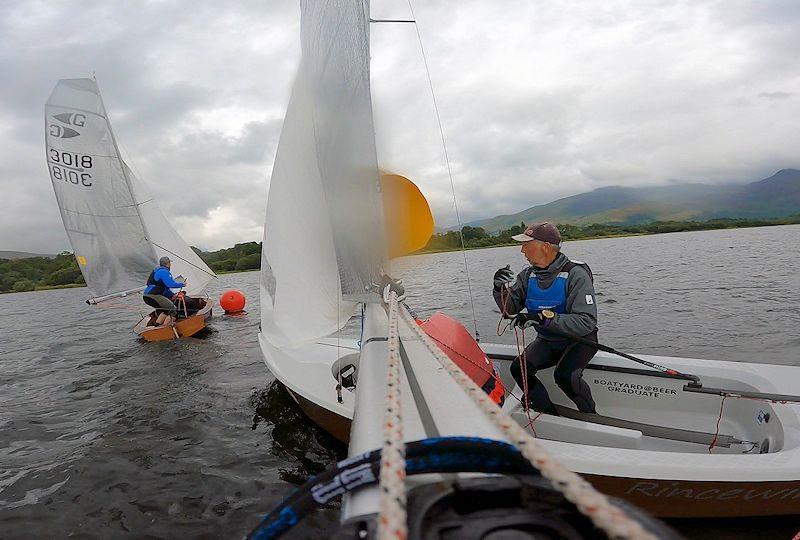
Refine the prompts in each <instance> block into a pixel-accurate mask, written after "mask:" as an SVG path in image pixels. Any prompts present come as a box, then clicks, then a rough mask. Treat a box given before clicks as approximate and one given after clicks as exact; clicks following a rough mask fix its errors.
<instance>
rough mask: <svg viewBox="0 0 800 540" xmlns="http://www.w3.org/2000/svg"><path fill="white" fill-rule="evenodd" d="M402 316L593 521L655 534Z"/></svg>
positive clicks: (620, 534)
mask: <svg viewBox="0 0 800 540" xmlns="http://www.w3.org/2000/svg"><path fill="white" fill-rule="evenodd" d="M400 314H401V316H402V317H403V319H404V320H405V322H406V323H407V324H408V326H409V327H410V328H411V331H412V332H414V333H415V334H416V335H417V337H418V338H419V340H420V341H421V342H422V343H423V345H425V347H426V348H427V349H428V351H429V352H430V353H431V354H432V355H433V356H434V358H436V360H437V361H438V362H439V363H440V364H441V366H442V367H443V368H444V369H445V370H446V371H447V372H448V373H450V375H451V376H452V377H453V379H455V381H456V382H457V383H458V384H459V385H460V386H461V388H462V389H463V390H464V391H465V392H466V393H467V395H469V396H470V397H471V398H472V400H473V401H474V402H475V404H476V405H477V406H478V407H479V408H480V409H481V410H482V411H483V412H484V413H485V414H486V415H487V417H488V418H489V419H490V420H491V421H492V422H493V423H494V424H495V425H496V426H497V427H498V428H499V429H500V431H501V432H502V433H503V434H504V435H505V436H506V437H507V438H508V439H509V440H510V441H511V442H512V443H513V444H514V445H515V446H516V447H517V448H519V450H520V452H521V453H522V455H523V456H525V457H526V458H527V459H528V460H529V461H530V462H531V464H532V465H533V466H534V467H536V468H537V469H539V470H540V471H541V473H542V476H544V477H545V478H547V479H548V480H550V482H551V483H552V485H553V487H554V488H555V489H557V490H558V491H559V492H561V493H562V494H563V495H564V497H565V498H566V499H567V500H568V501H570V502H572V503H573V504H574V505H575V506H576V507H577V508H578V509H579V510H580V512H581V513H582V514H583V515H585V516H587V517H588V518H589V519H591V520H592V523H594V525H595V526H596V527H598V528H599V529H601V530H603V531H604V532H606V534H608V536H609V537H611V538H614V539H618V540H621V539H636V540H639V539H648V540H651V539H652V540H654V539H655V536H654V535H652V534H651V533H649V532H647V531H646V530H645V529H644V528H643V527H642V525H641V524H639V523H637V522H636V521H634V520H633V519H631V518H630V517H629V516H628V515H627V514H626V513H625V512H623V511H622V510H621V509H619V508H617V507H616V506H613V505H612V504H611V502H610V501H609V500H608V498H607V497H606V496H605V495H603V494H602V493H600V492H598V491H597V490H595V489H594V488H593V487H592V485H591V484H589V483H588V482H587V481H586V480H584V479H583V478H581V477H580V476H578V475H577V474H575V473H574V472H572V471H570V470H569V469H567V468H566V467H564V466H563V465H561V464H560V463H559V462H557V461H556V460H555V459H553V457H552V456H550V454H549V453H548V452H547V451H545V450H544V449H543V448H542V447H541V446H540V445H539V443H538V442H537V441H536V439H534V438H533V437H531V435H530V434H528V433H527V432H526V431H525V430H524V429H523V428H522V426H520V425H519V424H517V423H516V422H515V421H514V420H513V419H512V418H511V417H510V416H509V415H508V414H507V413H505V412H504V411H503V410H502V409H501V408H500V407H498V406H497V404H496V403H494V402H493V401H492V400H491V399H489V397H488V396H487V395H486V393H485V392H484V391H483V390H482V389H481V388H480V387H478V385H477V384H475V382H474V381H472V379H470V378H469V377H468V376H467V375H466V373H464V372H463V371H462V370H461V369H460V368H459V367H458V366H456V365H455V364H454V363H453V362H452V361H451V360H450V358H448V357H447V355H446V354H444V353H443V352H442V351H441V350H439V348H438V347H437V346H436V344H435V343H433V341H432V340H431V339H429V338H428V336H427V334H425V332H423V331H422V329H420V328H419V327H417V325H416V324H415V323H414V320H413V319H412V318H411V316H410V315H409V314H408V313H407V312H406V311H405V310H401V312H400Z"/></svg>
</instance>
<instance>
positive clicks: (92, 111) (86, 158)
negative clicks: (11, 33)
mask: <svg viewBox="0 0 800 540" xmlns="http://www.w3.org/2000/svg"><path fill="white" fill-rule="evenodd" d="M45 145H46V156H47V157H46V162H47V166H48V169H49V171H50V179H51V181H52V183H53V189H54V191H55V194H56V199H57V201H58V206H59V210H60V212H61V218H62V221H63V222H64V228H65V230H66V232H67V236H68V237H69V240H70V243H71V244H72V249H73V252H74V254H75V258H76V260H77V261H78V267H79V268H80V270H81V273H82V274H83V276H84V279H85V281H86V284H87V286H88V287H89V288H90V289H91V291H92V292H93V293H94V297H93V299H97V298H104V297H109V296H124V295H126V294H129V293H130V292H132V291H136V290H137V289H141V288H142V286H143V285H144V283H145V281H146V280H147V277H148V275H149V274H150V272H151V271H152V270H153V268H154V267H155V266H156V265H157V263H158V258H159V257H160V256H162V255H166V254H167V252H170V253H174V254H175V255H176V258H177V259H178V260H176V261H175V262H174V264H173V267H172V271H173V275H176V276H177V275H183V276H184V277H186V278H187V279H188V282H187V287H186V290H187V292H189V293H190V294H196V293H199V292H202V290H203V289H204V288H205V287H206V286H207V284H208V282H209V281H210V280H211V279H212V278H213V277H214V273H213V272H212V271H211V269H209V268H208V266H206V265H205V263H203V261H202V260H201V259H200V258H199V257H198V256H197V254H196V253H194V251H193V250H191V248H189V247H188V246H187V245H186V243H185V242H184V241H183V239H182V238H181V237H180V236H179V235H178V234H177V232H175V230H174V229H173V228H172V227H171V225H169V223H168V222H167V220H166V218H165V217H164V215H163V213H162V212H161V210H160V209H159V208H158V205H157V203H156V201H155V200H154V199H153V197H152V196H151V195H150V193H149V192H148V191H147V189H146V188H145V187H144V185H143V184H142V183H141V182H140V181H139V180H138V179H137V178H136V177H135V175H134V174H133V172H132V171H131V170H130V168H129V167H128V166H127V165H126V164H125V162H124V161H123V159H122V157H121V155H120V153H119V148H118V146H117V143H116V139H115V137H114V133H113V130H112V128H111V124H110V123H109V121H108V115H107V113H106V109H105V106H104V104H103V100H102V96H101V95H100V91H99V89H98V87H97V83H96V81H94V80H93V79H62V80H60V81H58V83H57V84H56V86H55V88H54V89H53V92H52V93H51V95H50V98H49V99H48V100H47V103H46V105H45ZM155 243H158V244H159V245H160V246H165V247H163V248H162V247H157V246H156V245H155ZM183 261H185V262H183ZM90 300H91V299H90Z"/></svg>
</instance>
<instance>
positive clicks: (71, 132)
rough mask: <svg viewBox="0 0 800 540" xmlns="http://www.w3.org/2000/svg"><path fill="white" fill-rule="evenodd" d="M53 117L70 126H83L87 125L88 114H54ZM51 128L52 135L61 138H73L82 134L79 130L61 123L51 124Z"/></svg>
mask: <svg viewBox="0 0 800 540" xmlns="http://www.w3.org/2000/svg"><path fill="white" fill-rule="evenodd" d="M53 118H54V119H55V120H58V121H59V122H61V123H62V124H66V125H68V126H75V127H83V126H85V125H86V115H85V114H82V113H61V114H54V115H53ZM49 130H50V135H52V136H53V137H59V138H61V139H71V138H72V137H77V136H78V135H80V132H79V131H77V130H75V129H73V128H71V127H66V126H61V125H59V124H50V127H49Z"/></svg>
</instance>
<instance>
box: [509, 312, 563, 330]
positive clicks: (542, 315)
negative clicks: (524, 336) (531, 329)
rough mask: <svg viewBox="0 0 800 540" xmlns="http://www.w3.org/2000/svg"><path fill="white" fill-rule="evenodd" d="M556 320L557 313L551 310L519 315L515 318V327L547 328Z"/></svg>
mask: <svg viewBox="0 0 800 540" xmlns="http://www.w3.org/2000/svg"><path fill="white" fill-rule="evenodd" d="M554 318H555V313H553V312H552V311H550V310H549V309H545V310H542V311H538V312H536V313H517V314H516V316H514V323H513V324H514V326H518V327H519V328H526V327H528V326H541V327H543V328H547V326H548V325H549V324H550V322H551V321H552V320H553V319H554Z"/></svg>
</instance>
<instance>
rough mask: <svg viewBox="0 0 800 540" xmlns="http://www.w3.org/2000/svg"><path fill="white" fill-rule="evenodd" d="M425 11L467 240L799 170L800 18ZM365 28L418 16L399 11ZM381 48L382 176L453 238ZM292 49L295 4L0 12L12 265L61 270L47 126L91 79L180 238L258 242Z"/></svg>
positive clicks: (399, 46) (767, 7) (434, 162)
mask: <svg viewBox="0 0 800 540" xmlns="http://www.w3.org/2000/svg"><path fill="white" fill-rule="evenodd" d="M417 4H418V5H415V9H416V14H417V19H418V21H419V25H420V30H421V32H422V36H423V40H424V45H425V49H426V53H427V56H428V60H429V62H430V66H431V74H432V78H433V83H434V86H435V89H436V92H437V98H438V103H439V107H440V111H441V114H442V121H443V124H444V130H445V136H446V139H447V143H448V151H449V154H450V160H451V166H452V170H453V176H454V182H455V186H456V194H457V196H458V203H459V209H460V211H461V214H462V216H461V217H462V220H463V221H468V220H470V219H475V218H481V217H490V216H492V215H495V214H498V213H509V212H515V211H519V210H521V209H523V208H526V207H528V206H531V205H533V204H540V203H543V202H548V201H550V200H553V199H556V198H558V197H562V196H565V195H570V194H574V193H578V192H581V191H586V190H589V189H593V188H595V187H600V186H606V185H628V186H635V185H652V184H662V183H668V182H689V181H704V182H715V183H721V182H741V181H746V180H756V179H760V178H763V177H765V176H768V175H770V174H772V173H773V172H775V171H776V170H778V169H780V168H784V167H798V166H800V159H798V151H797V142H798V141H800V123H799V122H798V121H797V118H800V67H798V66H800V33H798V32H797V28H798V27H800V3H797V2H794V1H785V2H778V1H775V2H766V1H765V2H737V1H725V2H701V1H691V2H663V1H640V2H627V1H626V2H603V3H602V5H601V4H600V3H597V2H588V1H587V2H550V1H548V2H544V1H519V2H490V1H482V2H477V1H459V2H455V1H451V2H429V1H428V2H424V3H422V2H417ZM372 9H373V16H374V17H376V18H384V17H385V18H390V17H399V18H407V17H409V12H408V6H407V4H406V3H405V2H402V1H400V0H393V1H375V2H373V7H372ZM371 30H372V44H373V50H372V58H373V62H372V68H373V100H374V105H373V106H374V110H375V117H376V131H377V138H378V144H379V160H380V162H381V165H382V166H384V168H387V169H390V170H393V171H395V172H398V173H400V174H404V175H406V176H408V177H410V178H412V179H413V180H415V181H416V182H417V183H418V184H419V185H420V187H421V188H422V190H423V192H424V193H425V194H426V196H427V197H428V199H429V201H430V202H431V205H432V207H433V210H434V215H435V217H436V219H437V223H438V224H440V225H450V224H453V222H454V214H453V208H452V206H453V204H452V195H451V193H450V184H449V181H448V179H447V171H446V167H445V164H444V159H443V153H442V148H441V141H440V139H439V133H438V129H437V127H436V120H435V116H434V112H433V106H432V102H431V97H430V91H429V89H428V85H427V79H426V77H425V72H424V67H423V63H422V58H421V55H420V50H419V44H418V42H417V37H416V31H415V29H414V27H413V26H412V25H407V24H406V25H400V24H373V25H372V26H371ZM298 31H299V8H298V6H297V4H296V3H295V2H288V1H275V0H270V1H269V2H263V1H252V2H230V3H220V2H196V1H194V2H179V1H174V2H115V3H110V2H88V1H81V2H68V1H64V2H4V1H2V0H0V74H2V75H1V77H2V78H1V79H0V126H2V127H3V129H2V131H0V133H1V134H0V189H2V192H3V193H4V196H3V197H2V198H1V199H0V249H16V250H25V251H34V252H56V251H60V250H62V249H69V244H68V241H67V238H66V235H65V234H64V231H63V227H62V225H61V220H60V217H59V215H58V210H57V207H56V203H55V197H54V196H53V193H52V186H51V184H50V180H49V176H48V173H47V168H46V166H45V160H44V150H43V139H44V135H43V131H42V130H43V119H42V114H43V106H44V102H45V100H46V99H47V96H48V95H49V93H50V91H51V89H52V87H53V86H54V84H55V82H56V80H57V79H59V78H72V77H82V76H90V75H91V74H92V72H94V73H95V74H96V76H97V80H98V83H99V85H100V88H101V90H102V92H103V98H104V100H105V103H106V107H107V109H108V111H109V115H110V118H111V121H112V124H113V126H114V129H115V132H116V135H117V139H118V140H119V142H120V144H121V146H122V149H123V153H124V154H126V157H127V158H128V159H127V161H128V162H129V164H130V165H131V166H132V167H133V168H134V170H135V171H136V172H137V173H138V176H140V177H141V178H142V179H143V180H144V181H145V182H146V183H147V184H148V186H149V187H150V189H151V191H153V192H154V193H155V194H156V196H157V197H158V198H159V200H160V204H161V206H162V209H163V210H164V211H165V214H167V216H168V218H169V219H170V220H171V221H172V223H173V224H174V225H175V227H176V228H177V229H178V231H179V232H180V233H181V234H182V235H183V236H184V238H185V239H186V240H187V241H188V242H190V243H191V244H193V245H198V246H201V247H204V248H220V247H226V246H230V245H232V244H233V243H234V242H242V241H249V240H259V239H260V238H261V227H262V223H263V212H264V207H265V200H266V190H267V185H268V181H269V174H270V170H271V167H272V161H273V158H274V153H275V148H276V145H277V140H278V136H279V133H280V126H281V123H282V119H283V112H284V109H285V106H286V103H287V100H288V95H289V88H290V85H291V81H292V77H293V73H294V69H295V67H296V65H297V60H298V54H299V43H298V40H299V36H298Z"/></svg>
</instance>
